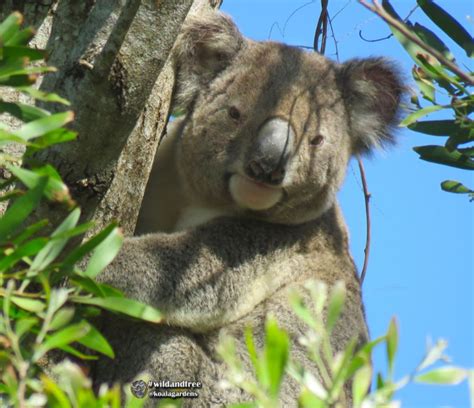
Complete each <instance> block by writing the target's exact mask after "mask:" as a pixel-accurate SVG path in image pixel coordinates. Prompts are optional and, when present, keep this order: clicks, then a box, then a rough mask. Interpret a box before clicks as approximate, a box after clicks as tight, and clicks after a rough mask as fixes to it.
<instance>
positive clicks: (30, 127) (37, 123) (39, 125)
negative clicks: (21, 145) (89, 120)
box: [15, 111, 74, 140]
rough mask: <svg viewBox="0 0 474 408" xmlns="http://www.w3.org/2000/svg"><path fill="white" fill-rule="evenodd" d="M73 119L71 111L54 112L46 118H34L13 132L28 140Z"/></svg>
mask: <svg viewBox="0 0 474 408" xmlns="http://www.w3.org/2000/svg"><path fill="white" fill-rule="evenodd" d="M73 119H74V113H73V112H72V111H67V112H61V113H55V114H54V115H50V116H48V117H46V118H41V119H37V120H34V121H32V122H29V123H27V124H26V125H23V126H22V127H21V128H20V129H19V130H17V131H16V132H15V135H16V136H19V137H21V138H22V139H25V140H29V139H32V138H34V137H38V136H42V135H44V134H45V133H48V132H51V131H52V130H55V129H58V128H60V127H62V126H64V125H65V124H66V123H69V122H71V121H72V120H73Z"/></svg>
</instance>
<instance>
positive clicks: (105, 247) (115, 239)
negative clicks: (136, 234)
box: [84, 227, 123, 278]
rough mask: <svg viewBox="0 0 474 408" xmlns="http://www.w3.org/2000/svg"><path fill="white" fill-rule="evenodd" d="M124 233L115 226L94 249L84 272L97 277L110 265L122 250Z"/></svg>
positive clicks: (91, 276)
mask: <svg viewBox="0 0 474 408" xmlns="http://www.w3.org/2000/svg"><path fill="white" fill-rule="evenodd" d="M122 242H123V234H122V232H121V231H120V229H119V228H118V227H115V228H113V229H112V230H111V231H110V233H109V234H108V235H107V237H106V238H105V239H104V240H103V241H102V242H101V243H100V244H99V245H98V246H97V247H96V249H95V250H94V252H93V254H92V256H91V258H90V260H89V263H88V264H87V269H86V270H85V272H84V274H85V275H86V276H88V277H90V278H94V277H96V276H97V275H98V274H99V273H100V272H102V271H103V270H104V269H105V268H106V267H107V265H109V264H110V263H111V262H112V261H113V259H114V258H115V256H116V255H117V254H118V252H119V251H120V248H121V247H122Z"/></svg>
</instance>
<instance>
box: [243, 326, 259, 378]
mask: <svg viewBox="0 0 474 408" xmlns="http://www.w3.org/2000/svg"><path fill="white" fill-rule="evenodd" d="M245 344H246V346H247V351H248V353H249V357H250V361H251V362H252V365H253V368H254V370H255V372H256V373H259V372H260V370H261V368H260V362H259V360H258V356H257V350H256V349H255V341H254V339H253V333H252V328H251V327H250V326H248V327H246V328H245Z"/></svg>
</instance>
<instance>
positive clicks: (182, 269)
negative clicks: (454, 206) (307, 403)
mask: <svg viewBox="0 0 474 408" xmlns="http://www.w3.org/2000/svg"><path fill="white" fill-rule="evenodd" d="M173 62H174V67H175V73H176V83H175V91H174V97H173V107H174V108H179V109H180V110H182V111H184V112H185V114H184V116H183V117H181V118H180V119H178V120H176V121H175V122H174V123H172V124H171V125H170V127H169V132H168V136H167V137H166V138H165V140H164V142H163V145H162V146H161V147H160V148H159V149H158V153H157V157H156V161H155V165H154V168H153V171H152V174H151V176H150V181H149V183H148V187H147V191H146V193H145V198H144V202H143V206H142V210H141V215H140V220H139V223H138V226H137V231H138V232H140V233H142V234H143V235H139V236H135V237H131V238H127V239H126V240H125V242H124V245H123V248H122V250H121V251H120V253H119V255H118V257H117V258H116V259H115V261H114V262H113V263H112V264H111V265H110V266H109V267H108V268H107V269H106V270H105V271H104V272H103V273H102V274H101V275H99V280H100V281H101V282H103V283H107V284H110V285H112V286H115V287H117V288H119V289H121V290H122V291H123V292H124V293H125V294H126V295H127V296H128V297H131V298H134V299H137V300H139V301H142V302H144V303H147V304H150V305H153V306H154V307H156V308H158V309H159V310H161V311H162V312H163V313H164V316H165V319H164V321H163V323H162V324H159V325H151V324H145V323H143V322H135V321H130V320H126V319H119V318H117V317H114V316H108V317H107V320H105V322H104V324H103V326H104V327H103V330H104V333H105V335H106V337H108V339H109V340H110V342H111V344H112V346H113V348H114V350H115V352H116V355H117V356H116V358H115V359H114V360H110V359H106V358H101V359H100V360H99V361H98V363H97V364H96V366H95V367H94V368H93V377H94V381H95V382H96V383H97V384H100V383H103V382H108V383H114V382H120V383H129V382H132V381H134V380H140V379H145V378H147V379H153V380H155V381H158V380H163V379H168V380H170V381H183V380H188V381H200V382H201V383H202V388H201V389H199V390H197V391H198V393H199V397H198V398H195V399H185V400H183V403H184V406H193V407H214V406H216V407H217V406H227V405H229V404H232V403H238V402H243V401H249V400H250V399H251V398H250V396H249V395H247V394H245V393H244V392H243V391H240V390H238V389H235V388H227V389H221V388H220V387H219V381H220V380H221V379H223V378H225V372H226V368H225V365H224V364H223V362H222V361H221V360H220V359H219V358H218V355H217V351H216V348H217V344H218V343H219V340H220V339H221V338H222V337H223V336H224V335H229V334H230V335H233V336H235V338H236V342H237V352H238V354H239V356H240V357H241V359H242V361H243V364H244V367H245V368H246V370H248V373H249V375H251V373H252V368H251V363H250V360H249V357H248V354H247V352H246V346H245V340H244V336H243V331H244V329H245V328H246V327H248V326H250V327H252V329H253V332H254V336H255V340H256V343H257V346H258V347H261V346H262V345H263V343H264V323H265V318H266V316H267V314H268V313H271V314H272V315H273V316H274V317H275V318H276V319H277V321H278V322H279V324H280V326H281V327H283V328H284V329H285V330H286V331H287V332H288V334H289V336H290V339H291V342H292V344H291V355H292V358H294V359H295V360H296V361H298V362H300V363H301V364H302V365H303V366H305V367H306V368H308V369H310V370H313V371H314V374H315V375H318V373H317V372H316V370H315V368H314V366H313V364H312V363H311V361H310V360H309V358H308V356H307V353H306V352H305V349H304V347H303V346H302V345H300V344H299V343H298V338H299V337H300V336H301V335H302V334H304V333H305V332H306V330H307V328H306V327H305V325H304V324H303V323H302V322H301V321H299V319H298V318H297V317H296V316H295V315H294V314H293V312H292V310H291V307H290V306H289V304H288V293H289V291H290V290H296V291H301V292H303V290H302V289H303V287H304V285H305V283H306V282H307V281H308V280H312V279H318V280H321V281H324V282H326V283H327V284H328V285H329V286H331V285H333V284H334V283H335V282H337V281H343V282H344V283H345V285H346V288H347V292H348V293H347V299H346V304H345V309H344V312H343V314H342V316H341V318H340V320H339V322H338V324H337V325H336V327H335V329H334V330H333V332H332V339H331V341H332V343H333V346H334V350H335V351H338V350H341V349H343V348H344V347H345V345H346V344H347V343H348V341H349V340H351V339H353V338H357V339H359V340H360V341H361V342H363V341H366V340H367V338H368V331H367V325H366V321H365V317H364V310H363V306H362V299H361V288H360V282H359V278H358V275H357V271H356V267H355V265H354V262H353V259H352V257H351V255H350V253H349V249H348V233H347V229H346V225H345V223H344V219H343V217H342V214H341V212H340V210H339V207H338V204H337V200H336V193H337V191H338V189H339V187H340V186H341V183H342V182H343V179H344V176H345V173H346V168H347V165H348V162H349V160H350V158H351V157H352V156H353V155H359V154H368V153H370V152H371V151H372V150H373V149H375V148H377V147H379V146H386V145H390V144H392V143H393V142H394V138H393V136H392V128H393V126H394V124H395V123H396V121H397V112H398V108H399V104H400V101H401V98H402V95H403V84H402V81H401V79H400V76H399V74H398V71H397V69H396V68H395V67H394V66H393V64H391V63H389V62H387V61H386V60H384V59H382V58H368V59H355V60H351V61H348V62H346V63H343V64H339V63H335V62H333V61H330V60H328V59H327V58H325V57H324V56H322V55H319V54H317V53H314V52H307V51H303V50H301V49H299V48H295V47H290V46H287V45H284V44H280V43H276V42H257V41H252V40H250V39H247V38H244V37H243V36H242V35H241V34H240V32H239V31H238V29H237V27H236V26H235V24H234V23H233V22H232V20H231V19H230V18H229V17H228V16H226V15H224V14H222V13H220V12H215V11H213V12H211V11H210V12H206V13H201V14H199V15H197V16H195V17H193V18H189V19H187V21H186V22H185V24H184V26H183V28H182V32H181V34H180V35H179V37H178V39H177V41H176V44H175V47H174V51H173ZM146 381H147V380H146ZM298 392H299V388H298V385H297V384H296V383H295V382H294V381H293V380H292V379H291V378H289V376H287V378H285V380H284V382H283V384H282V389H281V395H280V402H281V406H284V407H296V406H297V397H298ZM347 394H348V395H346V397H345V398H346V400H345V401H346V402H347V401H350V395H349V391H348V392H347Z"/></svg>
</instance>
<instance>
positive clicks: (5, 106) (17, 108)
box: [0, 101, 49, 122]
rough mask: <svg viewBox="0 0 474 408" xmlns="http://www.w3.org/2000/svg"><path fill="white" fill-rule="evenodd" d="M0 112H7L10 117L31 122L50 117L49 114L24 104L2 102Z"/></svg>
mask: <svg viewBox="0 0 474 408" xmlns="http://www.w3.org/2000/svg"><path fill="white" fill-rule="evenodd" d="M0 112H7V113H9V114H10V115H13V116H15V117H16V118H18V119H20V120H22V121H23V122H30V121H32V120H36V119H39V118H44V117H46V116H49V112H48V111H45V110H44V109H40V108H38V107H36V106H34V105H25V104H23V103H19V102H17V103H13V102H2V101H0Z"/></svg>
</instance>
